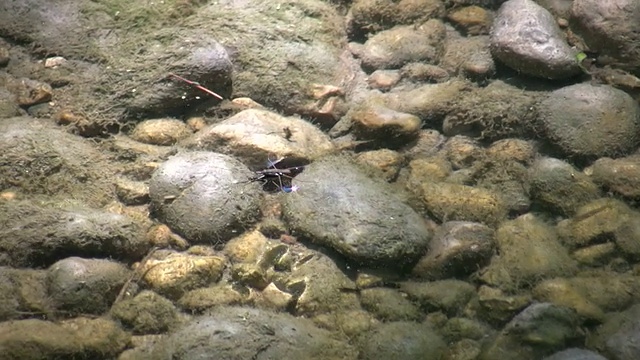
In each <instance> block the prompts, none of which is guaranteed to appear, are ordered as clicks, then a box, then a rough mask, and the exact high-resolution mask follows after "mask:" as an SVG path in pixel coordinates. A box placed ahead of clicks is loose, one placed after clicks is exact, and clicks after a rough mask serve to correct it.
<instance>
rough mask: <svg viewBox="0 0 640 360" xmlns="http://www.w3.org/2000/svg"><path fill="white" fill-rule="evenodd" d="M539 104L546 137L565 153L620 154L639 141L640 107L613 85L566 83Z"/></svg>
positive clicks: (589, 154)
mask: <svg viewBox="0 0 640 360" xmlns="http://www.w3.org/2000/svg"><path fill="white" fill-rule="evenodd" d="M538 108H539V109H538V111H539V116H540V121H541V122H542V126H543V128H544V131H545V133H546V137H547V138H548V139H549V140H550V141H551V142H553V144H554V145H557V146H558V147H559V148H560V149H561V150H562V151H563V152H565V153H566V154H569V155H574V156H579V157H602V156H610V157H620V156H622V155H625V154H628V153H630V152H632V151H633V150H634V149H635V148H636V147H637V146H638V143H639V142H640V107H639V106H638V104H637V102H636V101H635V100H634V99H633V98H632V97H631V96H630V95H629V94H627V93H625V92H624V91H622V90H618V89H615V88H613V87H611V86H608V85H599V86H598V85H591V84H587V83H583V84H576V85H570V86H566V87H563V88H561V89H558V90H555V91H553V92H551V93H550V94H549V95H548V96H547V98H546V99H545V100H543V101H542V102H541V103H540V105H539V107H538Z"/></svg>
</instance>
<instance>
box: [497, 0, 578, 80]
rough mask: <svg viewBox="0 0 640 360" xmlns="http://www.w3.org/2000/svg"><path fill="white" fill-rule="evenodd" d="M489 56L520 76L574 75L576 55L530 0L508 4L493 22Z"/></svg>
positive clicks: (546, 14) (547, 15) (553, 23)
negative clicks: (521, 74)
mask: <svg viewBox="0 0 640 360" xmlns="http://www.w3.org/2000/svg"><path fill="white" fill-rule="evenodd" d="M491 53H492V54H493V56H495V57H496V58H498V59H499V60H500V61H502V62H503V63H505V64H506V65H507V66H509V67H511V68H513V69H514V70H517V71H519V72H522V73H523V74H527V75H532V76H537V77H543V78H548V79H559V78H566V77H570V76H574V75H577V74H578V73H580V71H581V70H580V67H579V66H578V61H577V60H576V54H577V52H576V51H575V50H573V49H571V48H570V47H569V45H568V44H567V43H566V41H565V40H564V38H563V35H562V31H561V30H560V28H559V27H558V24H557V23H556V21H555V19H554V18H553V16H552V15H551V14H550V13H549V12H548V11H547V10H546V9H545V8H543V7H542V6H540V5H538V4H536V3H535V2H533V1H532V0H509V1H507V2H506V3H504V4H502V6H501V7H500V9H499V10H498V12H497V14H496V17H495V19H494V22H493V29H492V31H491Z"/></svg>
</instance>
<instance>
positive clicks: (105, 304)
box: [47, 257, 129, 315]
mask: <svg viewBox="0 0 640 360" xmlns="http://www.w3.org/2000/svg"><path fill="white" fill-rule="evenodd" d="M128 277H129V270H128V269H127V268H126V267H125V266H124V265H122V264H120V263H117V262H114V261H110V260H103V259H82V258H78V257H71V258H67V259H64V260H60V261H58V262H57V263H55V264H53V265H51V267H49V269H48V270H47V282H48V292H49V296H50V297H51V298H50V299H51V302H52V304H53V305H54V306H55V308H56V309H57V310H62V311H65V312H66V313H67V314H95V315H101V314H103V313H104V312H106V311H107V310H108V309H109V308H110V307H111V304H112V303H113V301H114V300H115V299H116V296H118V293H119V292H120V289H121V288H122V286H123V285H124V283H125V282H126V281H127V279H128ZM98 294H99V296H97V295H98Z"/></svg>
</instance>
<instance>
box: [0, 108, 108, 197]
mask: <svg viewBox="0 0 640 360" xmlns="http://www.w3.org/2000/svg"><path fill="white" fill-rule="evenodd" d="M94 145H95V144H92V143H90V142H89V141H88V140H86V139H82V138H80V137H78V136H74V135H72V134H69V133H67V132H65V131H64V130H62V129H61V128H60V127H57V126H55V125H53V124H52V123H51V121H48V120H47V121H41V120H36V119H33V118H30V117H26V116H25V117H14V118H8V119H0V189H3V190H4V189H12V190H18V191H19V192H23V193H25V194H26V193H29V194H47V195H48V194H57V195H61V196H63V197H64V198H71V199H76V200H80V201H83V202H85V203H86V204H87V205H90V206H95V207H100V206H104V205H106V204H107V203H108V202H110V201H112V200H113V195H114V191H113V186H112V180H113V174H114V173H115V167H113V166H110V164H109V163H108V162H107V157H106V156H105V155H104V154H103V153H101V152H100V151H98V150H97V149H96V148H95V146H94Z"/></svg>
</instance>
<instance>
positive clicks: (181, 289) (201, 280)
mask: <svg viewBox="0 0 640 360" xmlns="http://www.w3.org/2000/svg"><path fill="white" fill-rule="evenodd" d="M162 255H164V256H162ZM225 264H226V261H225V259H224V258H222V257H220V256H198V255H188V254H182V253H167V252H164V253H162V254H158V255H157V256H154V258H152V259H149V260H148V261H146V262H145V263H144V264H143V268H142V269H139V270H138V271H139V272H140V273H142V274H144V276H143V278H142V279H143V280H144V282H145V283H146V284H147V285H148V286H149V287H150V288H151V289H153V290H154V291H156V292H158V293H159V294H161V295H164V296H166V297H168V298H170V299H178V298H180V297H181V296H182V295H184V293H185V292H187V291H189V290H193V289H197V288H200V287H204V286H207V285H209V284H212V283H215V282H217V281H218V280H219V279H220V276H221V275H222V270H223V269H224V267H225Z"/></svg>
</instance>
